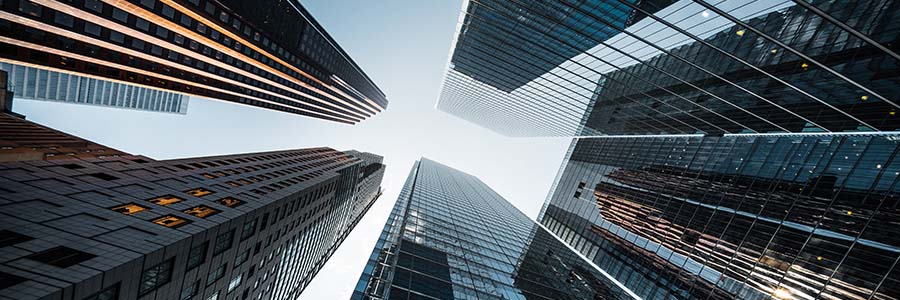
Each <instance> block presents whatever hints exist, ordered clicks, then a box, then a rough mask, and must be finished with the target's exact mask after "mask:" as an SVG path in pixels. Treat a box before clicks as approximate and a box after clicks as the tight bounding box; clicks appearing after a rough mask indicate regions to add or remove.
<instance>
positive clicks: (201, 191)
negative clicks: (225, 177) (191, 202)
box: [184, 188, 213, 197]
mask: <svg viewBox="0 0 900 300" xmlns="http://www.w3.org/2000/svg"><path fill="white" fill-rule="evenodd" d="M184 192H185V193H188V194H189V195H191V196H194V197H203V196H206V195H209V194H212V193H213V191H210V190H207V189H204V188H196V189H193V190H189V191H184Z"/></svg>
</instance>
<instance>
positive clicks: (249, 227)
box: [241, 219, 256, 241]
mask: <svg viewBox="0 0 900 300" xmlns="http://www.w3.org/2000/svg"><path fill="white" fill-rule="evenodd" d="M254 233H256V219H254V220H253V221H247V222H246V223H244V227H243V229H241V240H242V241H243V240H246V239H248V238H250V237H251V236H253V234H254Z"/></svg>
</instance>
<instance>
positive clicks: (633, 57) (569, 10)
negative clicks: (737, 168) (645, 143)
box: [438, 0, 900, 136]
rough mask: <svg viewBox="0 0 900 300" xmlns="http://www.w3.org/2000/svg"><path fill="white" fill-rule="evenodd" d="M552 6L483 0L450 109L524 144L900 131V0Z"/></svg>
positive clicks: (462, 43) (621, 0)
mask: <svg viewBox="0 0 900 300" xmlns="http://www.w3.org/2000/svg"><path fill="white" fill-rule="evenodd" d="M538 2H539V3H533V1H470V2H469V4H468V8H467V11H466V13H465V14H464V15H465V16H464V17H463V18H461V25H460V27H459V32H458V37H457V40H456V41H455V43H454V46H453V50H452V51H453V53H452V55H451V59H450V64H449V69H448V70H447V75H446V79H445V83H444V88H443V92H442V95H441V98H440V100H439V102H438V107H439V108H440V109H442V110H444V111H447V112H450V113H452V114H455V115H457V116H460V117H462V118H464V119H467V120H470V121H472V122H475V123H477V124H480V125H482V126H484V127H487V128H490V129H493V130H495V131H498V132H500V133H503V134H506V135H511V136H598V135H626V134H627V135H632V134H696V133H700V134H711V135H721V134H725V133H772V132H791V133H798V132H845V131H893V130H898V129H900V116H897V113H898V112H897V111H898V110H900V101H898V99H900V90H898V89H897V86H898V83H900V82H898V79H897V78H898V77H897V74H898V68H900V55H898V54H897V49H896V45H897V43H896V42H895V39H896V37H897V33H898V31H900V21H898V20H900V16H898V15H897V14H898V12H900V9H898V3H897V1H892V0H878V1H826V0H811V1H788V2H783V1H763V0H754V1H737V0H725V1H719V2H716V3H715V4H711V3H707V2H706V1H678V2H674V3H670V2H666V1H640V3H633V2H632V1H630V0H598V1H578V2H577V3H576V2H574V1H538ZM626 29H627V30H626ZM485 36H487V37H485ZM498 82H500V83H498Z"/></svg>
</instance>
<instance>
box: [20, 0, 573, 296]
mask: <svg viewBox="0 0 900 300" xmlns="http://www.w3.org/2000/svg"><path fill="white" fill-rule="evenodd" d="M301 3H303V5H304V6H305V7H306V8H307V9H308V10H309V11H310V12H311V13H312V14H313V16H315V18H316V19H317V20H318V21H319V22H320V23H321V24H322V25H323V26H324V27H325V29H326V30H327V31H328V33H329V34H331V35H332V37H333V38H334V39H335V40H336V41H337V42H338V43H339V44H340V45H341V47H343V48H344V50H345V51H346V52H347V53H349V54H350V56H351V57H352V58H353V59H354V61H356V63H357V64H358V65H359V66H360V67H361V68H362V69H363V71H365V72H366V73H367V74H368V75H369V77H371V78H372V80H373V81H375V83H376V84H377V85H378V86H379V87H380V88H381V90H382V91H384V93H385V94H386V95H387V98H388V100H389V101H390V103H389V105H388V108H387V110H386V111H384V112H382V113H380V114H377V115H375V116H374V117H372V118H370V119H368V120H366V121H363V122H361V123H359V124H357V125H354V126H350V125H344V124H340V123H333V122H327V121H322V120H318V119H313V118H308V117H304V116H299V115H292V114H286V113H281V112H276V111H272V110H266V109H260V108H255V107H252V106H243V105H239V104H232V103H228V102H222V101H216V100H210V99H203V98H192V99H191V103H190V106H189V107H188V111H187V114H186V115H178V114H165V113H152V112H143V111H134V110H124V109H113V108H103V107H95V106H85V105H74V104H62V103H52V102H40V101H28V100H19V101H17V102H15V104H14V109H13V110H14V111H15V112H18V113H21V114H24V115H26V116H27V118H28V119H29V120H31V121H35V122H37V123H40V124H44V125H47V126H50V127H52V128H55V129H58V130H61V131H64V132H67V133H70V134H74V135H77V136H80V137H82V138H86V139H88V140H92V141H94V142H97V143H101V144H104V145H106V146H110V147H113V148H116V149H119V150H122V151H125V152H129V153H132V154H140V155H145V156H148V157H151V158H154V159H173V158H184V157H195V156H210V155H224V154H234V153H249V152H260V151H273V150H284V149H297V148H308V147H319V146H327V147H332V148H335V149H338V150H350V149H355V150H360V151H366V152H372V153H375V154H378V155H382V156H384V163H385V165H387V171H386V174H385V177H384V181H383V182H382V186H383V187H384V188H385V192H384V194H383V195H382V197H381V198H380V199H379V200H378V201H377V202H376V204H375V205H374V206H373V207H372V208H371V210H370V211H369V212H368V213H367V214H366V216H365V217H363V219H362V221H361V222H360V223H359V225H357V227H356V228H355V229H354V230H353V231H352V233H351V234H350V235H349V236H348V238H347V240H346V241H345V242H344V244H343V245H342V246H341V247H340V248H339V249H338V250H337V251H336V252H335V254H334V255H333V256H332V257H331V259H330V260H329V261H328V263H327V264H326V265H325V266H324V268H323V269H322V270H321V271H320V272H319V274H318V275H317V276H316V277H315V279H314V280H313V281H312V283H311V284H310V285H309V287H307V289H306V291H304V293H303V294H302V295H301V297H300V298H299V299H301V300H321V299H349V297H350V294H351V293H352V290H353V288H354V286H355V285H356V281H357V279H358V278H359V275H360V274H361V273H362V269H363V267H364V266H365V263H366V260H367V258H368V256H369V254H370V253H371V251H372V248H373V247H374V245H375V241H376V240H377V239H378V234H379V233H380V232H381V229H382V227H384V222H385V220H386V219H387V216H388V214H389V213H390V209H391V208H392V207H393V205H394V202H395V200H396V198H397V194H398V193H399V192H400V189H401V188H402V185H403V182H404V181H405V180H406V175H407V173H408V172H409V170H410V168H411V167H412V164H413V162H415V161H416V160H417V159H419V158H420V157H423V156H424V157H428V158H430V159H433V160H436V161H438V162H441V163H443V164H446V165H448V166H451V167H454V168H456V169H459V170H461V171H464V172H467V173H470V174H472V175H475V176H477V177H478V178H480V179H481V180H482V181H484V182H485V183H487V184H488V185H489V186H491V187H492V188H494V190H496V191H497V192H498V193H499V194H500V195H502V196H503V197H504V198H506V199H507V200H509V201H510V202H511V203H512V204H513V205H515V206H516V207H518V208H519V209H520V210H522V211H523V212H524V213H525V214H527V215H528V216H529V217H532V218H535V217H537V214H538V212H539V211H540V208H541V205H542V204H543V202H544V199H545V198H546V196H547V192H548V190H549V188H550V185H551V184H552V182H553V179H554V177H555V176H556V173H557V171H558V169H559V166H560V164H561V163H562V159H563V156H564V154H565V151H566V148H567V146H568V144H569V140H568V139H566V138H510V137H505V136H502V135H500V134H497V133H495V132H493V131H491V130H488V129H485V128H482V127H479V126H477V125H474V124H472V123H469V122H467V121H465V120H462V119H459V118H457V117H455V116H452V115H449V114H446V113H444V112H441V111H438V110H436V109H435V102H436V101H437V99H438V96H439V94H440V88H441V83H442V80H443V75H444V71H445V70H444V68H445V66H446V63H447V57H448V54H449V52H450V43H451V41H452V39H453V35H454V31H455V29H456V23H457V19H458V17H459V13H460V8H461V7H462V4H461V2H460V1H459V0H428V1H420V0H379V1H371V0H339V1H338V0H301Z"/></svg>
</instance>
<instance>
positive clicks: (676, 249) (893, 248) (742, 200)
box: [540, 133, 900, 299]
mask: <svg viewBox="0 0 900 300" xmlns="http://www.w3.org/2000/svg"><path fill="white" fill-rule="evenodd" d="M898 143H900V134H896V133H895V134H839V135H835V134H807V135H791V134H788V135H726V136H723V137H711V136H669V137H622V138H585V139H578V140H577V141H576V142H574V143H573V146H572V147H573V149H572V151H571V154H570V156H569V157H567V161H566V162H565V166H564V168H563V170H562V172H561V174H560V176H559V179H558V182H557V184H556V185H555V190H554V191H552V194H551V196H550V199H548V203H547V204H546V208H545V209H544V211H543V212H542V215H541V219H540V221H541V222H542V223H543V224H544V225H545V226H547V227H548V228H549V229H550V230H551V231H553V232H554V233H555V234H557V235H559V236H560V237H562V238H563V239H564V240H565V241H566V242H567V243H569V244H570V245H572V246H573V247H575V248H576V249H578V250H579V251H580V252H581V253H583V254H584V255H585V256H587V257H588V258H589V259H591V260H592V261H593V262H594V263H596V264H597V265H598V266H599V267H600V268H601V269H604V270H605V271H606V272H608V273H609V274H610V275H612V276H613V277H615V278H616V279H617V280H618V281H619V282H621V283H622V284H624V285H625V286H627V287H628V288H629V289H631V290H632V291H633V292H634V293H636V294H637V295H638V296H640V297H641V298H643V299H773V298H774V299H900V276H898V274H900V266H898V261H900V239H898V238H897V237H898V236H900V227H898V226H897V225H898V220H900V185H898V178H900V159H898V152H900V146H898Z"/></svg>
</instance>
